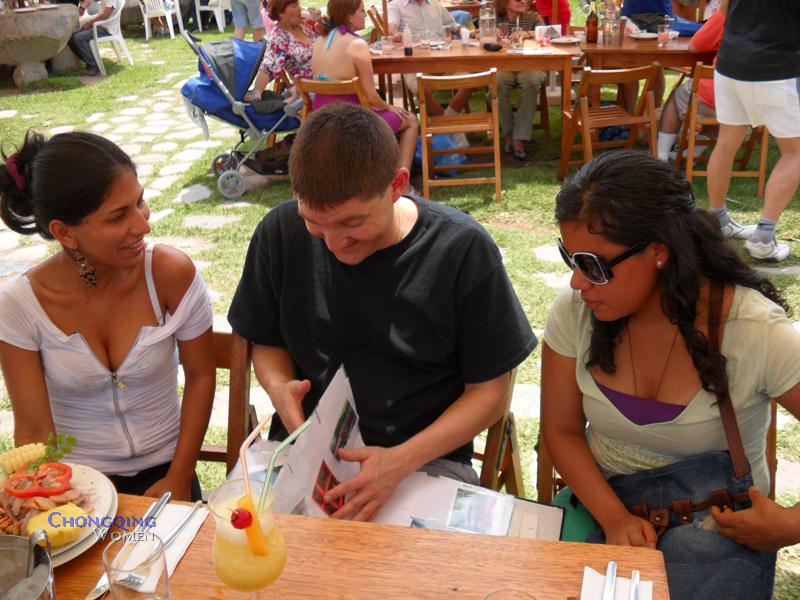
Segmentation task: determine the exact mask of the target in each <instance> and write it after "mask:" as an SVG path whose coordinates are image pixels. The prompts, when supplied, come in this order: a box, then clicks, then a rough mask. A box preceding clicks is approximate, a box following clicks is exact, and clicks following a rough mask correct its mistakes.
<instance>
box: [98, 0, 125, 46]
mask: <svg viewBox="0 0 800 600" xmlns="http://www.w3.org/2000/svg"><path fill="white" fill-rule="evenodd" d="M116 3H117V5H116V6H115V7H114V10H113V11H112V12H111V16H110V17H108V19H106V20H105V21H95V22H94V23H93V24H92V28H93V30H94V34H95V38H96V37H97V28H98V27H102V28H103V29H105V30H106V31H107V32H108V33H110V34H111V35H122V29H121V27H120V19H121V18H122V9H124V8H125V0H116Z"/></svg>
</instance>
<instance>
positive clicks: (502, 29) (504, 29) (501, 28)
mask: <svg viewBox="0 0 800 600" xmlns="http://www.w3.org/2000/svg"><path fill="white" fill-rule="evenodd" d="M497 41H498V42H507V41H508V23H498V24H497Z"/></svg>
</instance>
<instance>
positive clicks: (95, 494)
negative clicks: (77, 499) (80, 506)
mask: <svg viewBox="0 0 800 600" xmlns="http://www.w3.org/2000/svg"><path fill="white" fill-rule="evenodd" d="M67 464H68V465H69V466H70V467H72V487H74V488H78V489H79V490H81V491H84V492H86V493H88V495H89V502H90V503H91V505H92V507H93V508H94V512H92V516H93V517H95V519H98V520H101V519H102V518H103V517H106V516H110V517H111V518H112V519H113V518H114V517H115V516H116V514H117V505H118V500H117V490H116V489H115V488H114V484H113V483H111V480H110V479H109V478H108V477H106V476H105V475H103V474H102V473H101V472H100V471H98V470H96V469H93V468H91V467H87V466H85V465H77V464H74V463H67ZM95 529H97V526H94V525H93V526H87V527H84V528H83V529H81V533H80V535H79V536H78V538H77V539H76V540H75V541H74V542H71V543H69V544H67V545H66V546H62V547H61V548H58V549H56V550H54V551H53V565H54V566H56V567H57V566H59V565H62V564H64V563H65V562H67V561H68V560H72V559H73V558H75V557H76V556H78V555H79V554H82V553H83V552H86V550H88V549H89V548H91V547H92V546H93V545H94V544H95V543H96V542H97V536H96V535H95V534H94V530H95Z"/></svg>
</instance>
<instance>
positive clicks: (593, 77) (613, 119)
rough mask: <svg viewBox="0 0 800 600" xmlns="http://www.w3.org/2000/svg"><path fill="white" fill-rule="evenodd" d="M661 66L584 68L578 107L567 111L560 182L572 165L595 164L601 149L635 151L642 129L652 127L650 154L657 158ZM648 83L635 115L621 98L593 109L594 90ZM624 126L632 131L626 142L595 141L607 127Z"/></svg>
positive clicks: (559, 171)
mask: <svg viewBox="0 0 800 600" xmlns="http://www.w3.org/2000/svg"><path fill="white" fill-rule="evenodd" d="M660 69H661V66H660V65H659V64H658V63H653V64H651V65H650V66H648V67H637V68H634V69H614V70H603V71H600V70H592V69H591V68H590V67H584V70H583V75H582V77H581V83H580V86H579V87H578V94H577V98H576V100H575V105H574V106H573V108H572V110H571V111H565V112H564V114H563V118H564V120H565V123H566V131H567V133H566V135H565V136H564V137H563V138H562V140H561V161H560V162H559V165H558V180H559V181H561V180H563V179H564V177H565V176H566V174H567V170H568V169H569V166H570V165H582V164H584V163H587V162H589V161H590V160H592V158H593V156H594V151H595V150H596V149H601V148H619V147H625V148H633V145H634V143H635V142H636V134H637V133H638V131H639V127H641V126H643V125H648V126H649V127H650V135H649V141H650V153H651V154H652V155H653V156H656V154H657V152H656V134H657V126H656V116H655V98H654V96H653V84H654V83H655V79H656V76H657V75H658V73H659V71H660ZM642 80H644V87H643V88H642V91H641V94H640V95H639V100H638V101H637V103H636V107H635V108H634V110H633V112H629V111H628V110H627V109H626V108H625V107H624V106H623V102H622V100H621V99H620V98H618V99H617V101H616V102H615V103H614V104H610V105H607V106H593V107H591V108H590V107H589V101H590V96H591V92H592V88H593V87H595V86H598V87H599V86H602V85H618V84H625V83H633V82H637V83H638V82H639V81H642ZM612 126H624V127H628V129H629V132H628V137H627V139H625V140H610V141H605V142H601V141H595V139H594V137H593V134H595V137H596V132H598V131H599V130H600V129H601V128H603V127H612ZM579 132H580V135H581V144H579V145H573V144H574V141H575V136H576V135H577V134H578V133H579ZM575 151H582V152H583V158H582V159H580V160H575V161H573V160H570V158H571V156H572V153H573V152H575Z"/></svg>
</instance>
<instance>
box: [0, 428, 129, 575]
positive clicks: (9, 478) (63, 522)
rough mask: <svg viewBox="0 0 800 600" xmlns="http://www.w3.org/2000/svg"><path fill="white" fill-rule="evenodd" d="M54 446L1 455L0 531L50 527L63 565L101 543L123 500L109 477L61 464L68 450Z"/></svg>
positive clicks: (15, 532)
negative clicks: (102, 531) (104, 529)
mask: <svg viewBox="0 0 800 600" xmlns="http://www.w3.org/2000/svg"><path fill="white" fill-rule="evenodd" d="M59 437H60V436H59ZM73 443H74V442H73ZM70 446H71V445H70ZM54 447H55V448H59V446H58V445H50V444H48V445H47V446H45V445H43V444H28V445H26V446H22V447H20V448H15V449H14V450H10V451H9V452H6V453H5V454H2V455H0V480H2V488H0V533H10V534H13V535H29V534H30V533H31V532H32V531H34V530H36V529H44V530H45V531H46V532H47V535H48V538H49V539H50V544H51V548H52V556H53V562H54V564H55V566H58V565H60V564H63V563H65V562H67V561H68V560H71V559H72V558H75V557H76V556H78V554H81V553H82V552H85V551H86V550H88V549H89V548H90V547H91V546H92V545H94V544H95V543H96V542H97V540H98V539H100V537H101V536H98V535H97V534H96V533H95V532H96V530H97V529H99V528H101V527H103V526H104V525H110V523H111V521H112V520H113V519H114V517H115V515H116V511H117V504H118V500H117V491H116V489H114V485H113V484H112V483H111V481H110V480H109V479H108V477H106V476H105V475H103V474H102V473H100V472H99V471H97V470H96V469H93V468H91V467H87V466H85V465H78V464H73V463H66V462H59V461H58V458H60V457H61V456H63V454H64V451H63V450H53V448H54ZM67 451H68V450H67Z"/></svg>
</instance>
